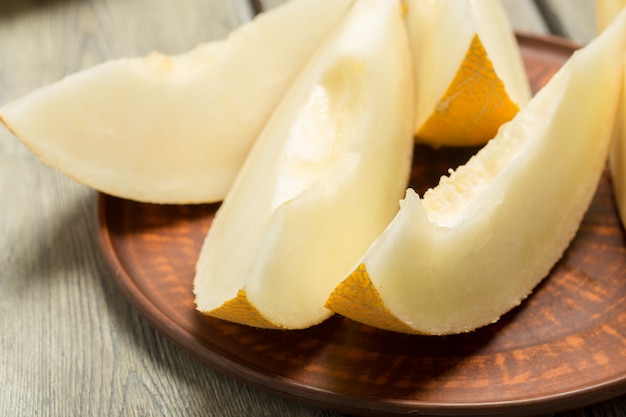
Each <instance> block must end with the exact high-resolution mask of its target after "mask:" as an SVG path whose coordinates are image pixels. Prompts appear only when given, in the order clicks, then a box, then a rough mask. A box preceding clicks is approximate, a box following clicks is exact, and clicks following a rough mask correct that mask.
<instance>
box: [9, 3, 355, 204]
mask: <svg viewBox="0 0 626 417" xmlns="http://www.w3.org/2000/svg"><path fill="white" fill-rule="evenodd" d="M351 3H352V0H293V1H290V2H288V3H287V4H285V5H284V6H281V7H278V8H276V9H273V10H271V11H269V12H267V13H265V14H263V15H260V16H259V17H257V18H256V19H255V20H253V21H252V22H250V23H248V24H245V25H243V26H242V27H240V28H238V29H236V30H235V31H234V32H233V33H232V34H231V35H230V36H229V38H228V39H227V40H223V41H215V42H209V43H205V44H202V45H200V46H198V47H197V48H195V49H193V50H192V51H190V52H188V53H185V54H182V55H178V56H171V57H170V56H165V55H161V54H158V53H153V54H151V55H149V56H147V57H144V58H136V59H120V60H113V61H108V62H105V63H103V64H100V65H98V66H95V67H92V68H90V69H86V70H84V71H81V72H79V73H77V74H74V75H71V76H69V77H66V78H65V79H64V80H62V81H60V82H57V83H54V84H52V85H50V86H46V87H44V88H41V89H39V90H36V91H34V92H33V93H31V94H29V95H27V96H25V97H24V98H21V99H18V100H17V101H15V102H12V103H9V104H7V105H5V106H4V107H3V108H2V109H0V119H1V120H2V122H4V124H6V125H7V127H8V128H9V129H10V130H12V131H13V133H14V134H15V135H16V136H17V137H18V138H20V139H21V140H22V141H23V142H24V143H25V144H26V145H27V146H28V147H29V148H30V149H31V150H32V151H33V152H34V153H35V154H36V155H38V156H39V157H40V158H41V159H42V160H43V161H44V162H46V163H48V164H49V165H51V166H52V167H54V168H56V169H58V170H59V171H61V172H63V173H65V174H67V175H68V176H70V177H72V178H73V179H75V180H77V181H80V182H82V183H85V184H87V185H89V186H91V187H93V188H96V189H98V190H100V191H103V192H105V193H108V194H111V195H115V196H119V197H124V198H128V199H132V200H138V201H147V202H156V203H199V202H214V201H219V200H222V199H223V198H224V196H225V194H226V192H227V190H228V189H229V187H230V186H231V184H232V182H233V180H234V178H235V176H236V174H237V172H238V171H239V169H240V168H241V165H242V164H243V161H244V159H245V157H246V155H247V153H248V152H249V150H250V148H251V146H252V144H253V142H254V140H255V139H256V137H257V136H258V135H259V133H260V131H261V130H262V128H263V125H264V124H265V123H266V122H267V120H268V119H269V117H270V115H271V113H272V112H273V110H274V108H275V107H276V106H277V105H278V103H279V102H280V100H281V99H282V97H283V95H284V94H285V92H286V90H287V89H288V88H289V86H290V85H291V84H292V83H293V81H294V80H295V78H296V77H297V75H298V73H299V72H300V71H301V70H302V68H303V66H304V65H305V64H306V62H307V61H308V60H309V59H310V57H311V56H312V55H313V54H314V53H315V51H316V50H317V49H318V48H319V46H320V45H321V44H322V43H323V41H324V39H325V38H326V37H327V36H328V34H329V33H330V32H331V31H332V30H333V29H334V27H335V26H336V25H337V24H338V22H339V21H340V20H341V19H342V18H343V16H344V14H345V12H346V10H347V9H348V7H349V5H350V4H351Z"/></svg>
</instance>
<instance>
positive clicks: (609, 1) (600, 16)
mask: <svg viewBox="0 0 626 417" xmlns="http://www.w3.org/2000/svg"><path fill="white" fill-rule="evenodd" d="M595 6H596V24H597V26H598V30H599V31H602V30H604V29H605V28H606V27H607V26H608V25H609V24H610V23H611V22H612V21H613V19H614V18H615V17H616V16H617V15H618V14H619V12H620V11H621V10H622V9H623V8H624V7H626V0H595Z"/></svg>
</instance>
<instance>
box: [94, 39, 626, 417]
mask: <svg viewBox="0 0 626 417" xmlns="http://www.w3.org/2000/svg"><path fill="white" fill-rule="evenodd" d="M518 38H519V41H520V45H521V48H522V53H523V56H524V61H525V64H526V66H527V70H528V74H529V76H530V79H531V82H532V85H533V88H534V90H535V91H536V90H537V89H538V88H540V87H541V86H542V85H543V84H544V83H545V82H546V81H547V80H548V79H549V78H550V77H551V76H552V74H553V73H554V72H555V71H556V70H557V69H558V68H559V67H560V66H561V65H562V64H563V62H564V61H565V60H566V59H567V58H568V57H569V56H570V54H571V53H572V52H573V50H574V48H575V47H574V45H572V44H569V43H565V42H564V41H559V40H557V39H554V38H538V37H532V36H525V35H519V37H518ZM476 151H477V148H473V149H454V150H438V151H435V150H431V149H429V148H426V147H418V148H417V149H416V156H415V164H414V170H413V175H412V184H411V185H412V186H413V187H414V188H415V189H416V190H417V191H418V192H420V193H423V192H424V191H425V189H426V188H428V187H431V186H434V185H436V183H437V181H438V178H439V176H440V175H442V174H444V173H445V172H446V171H447V169H448V168H450V167H456V166H457V165H459V164H462V163H464V162H465V161H466V160H467V159H468V158H469V157H470V156H471V155H472V154H474V153H475V152H476ZM556 157H558V155H555V158H556ZM528 198H532V196H528ZM217 208H218V205H197V206H167V205H166V206H161V205H150V204H141V203H136V202H131V201H127V200H122V199H118V198H113V197H110V196H107V195H100V196H99V205H98V212H99V213H98V218H99V238H100V242H101V245H102V248H103V251H104V254H105V256H106V258H107V261H108V264H109V265H110V268H111V270H112V272H113V274H112V275H113V277H114V278H115V279H116V280H117V281H118V283H119V284H120V286H121V288H122V289H123V291H124V293H125V294H126V295H127V296H128V298H129V300H130V301H131V303H132V304H134V305H135V307H136V308H137V309H138V310H139V311H140V312H141V314H142V315H143V316H145V317H146V319H147V320H148V321H149V322H150V323H151V324H152V325H153V326H154V327H156V328H157V329H158V330H159V331H161V332H162V333H163V334H164V335H166V336H167V337H169V338H171V339H172V340H173V341H174V342H175V343H177V344H178V345H179V346H181V347H182V348H183V349H185V350H187V351H188V352H190V353H191V354H193V355H194V356H195V357H197V358H198V359H199V360H200V361H202V362H204V363H206V364H207V365H209V366H211V367H213V368H215V369H217V370H219V371H221V372H223V373H225V374H228V375H230V376H232V377H235V378H237V379H239V380H242V381H244V382H246V383H249V384H252V385H254V386H257V387H259V388H262V389H264V390H267V391H270V392H272V393H275V394H278V395H281V396H284V397H288V398H291V399H295V400H298V401H302V402H305V403H308V404H312V405H314V406H317V407H321V408H327V409H333V410H338V411H342V412H346V413H351V414H355V415H379V414H383V415H405V414H410V413H416V414H417V413H419V414H433V415H463V416H467V415H486V414H494V413H499V414H507V415H531V414H542V413H551V412H556V411H560V410H564V409H570V408H575V407H580V406H583V405H587V404H590V403H593V402H599V401H603V400H605V399H607V398H610V397H613V396H616V395H618V394H622V393H624V392H626V252H625V245H624V240H623V239H624V236H623V230H622V228H621V226H620V224H619V221H618V217H617V214H616V210H615V206H614V201H613V195H612V192H611V185H610V177H609V175H608V173H605V174H604V175H603V177H602V180H601V183H600V185H599V188H598V191H597V193H596V195H595V198H594V200H593V202H592V204H591V207H590V209H589V211H588V213H587V215H586V217H585V218H584V221H583V223H582V226H581V228H580V230H579V233H578V234H577V236H576V238H575V240H574V241H573V243H572V245H571V246H570V248H569V249H568V250H567V252H566V253H565V255H564V257H563V259H562V260H561V261H560V262H559V263H558V264H557V265H556V266H555V267H554V269H553V270H552V272H551V273H550V276H549V277H548V278H547V279H546V280H544V281H543V283H542V284H541V285H540V286H539V287H538V288H537V289H536V291H535V292H534V294H533V295H532V296H531V297H530V298H528V299H527V300H526V301H525V302H524V303H523V304H522V305H521V306H520V307H518V308H516V309H515V310H513V311H511V312H510V313H508V314H506V315H505V316H504V317H503V318H502V319H501V320H500V321H499V322H498V323H496V324H494V325H491V326H487V327H485V328H482V329H480V330H478V331H475V332H473V333H468V334H463V335H456V336H447V337H428V336H409V335H402V334H396V333H392V332H387V331H382V330H378V329H374V328H371V327H368V326H365V325H361V324H357V323H355V322H352V321H350V320H348V319H345V318H342V317H340V316H335V317H333V318H331V319H329V320H328V321H326V322H324V323H322V324H320V325H318V326H316V327H313V328H310V329H307V330H299V331H276V330H258V329H253V328H249V327H246V326H241V325H237V324H231V323H227V322H223V321H220V320H217V319H211V318H207V317H203V316H201V315H200V314H198V313H197V312H196V311H195V306H194V298H193V294H192V282H193V276H194V265H195V262H196V259H197V256H198V253H199V251H200V247H201V245H202V241H203V239H204V236H205V234H206V233H207V230H208V229H209V227H210V225H211V220H212V218H213V215H214V213H215V210H216V209H217ZM329 221H332V219H329ZM504 279H506V277H504Z"/></svg>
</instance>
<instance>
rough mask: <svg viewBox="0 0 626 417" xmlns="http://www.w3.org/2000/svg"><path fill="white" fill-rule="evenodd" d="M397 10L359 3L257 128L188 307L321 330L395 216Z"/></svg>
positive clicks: (401, 166)
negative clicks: (333, 299) (336, 293)
mask: <svg viewBox="0 0 626 417" xmlns="http://www.w3.org/2000/svg"><path fill="white" fill-rule="evenodd" d="M410 60H411V58H410V52H409V47H408V39H407V34H406V28H405V26H404V23H403V20H402V8H401V3H400V2H398V1H389V0H358V1H357V2H355V3H354V5H353V7H352V8H351V10H350V12H349V14H348V15H347V17H346V20H345V21H344V22H343V23H342V25H341V26H340V28H339V29H338V30H337V31H336V32H335V33H334V34H333V35H332V38H331V39H330V40H329V41H328V42H327V43H326V44H325V45H324V46H323V47H322V49H321V50H320V53H319V54H318V55H317V56H316V57H315V58H314V59H313V60H312V61H311V63H310V65H309V66H308V67H307V68H306V69H305V71H304V72H303V74H302V76H301V77H300V78H299V79H298V81H297V82H296V83H295V84H294V86H293V88H292V89H291V90H290V91H289V93H288V95H287V96H286V97H285V100H284V101H283V102H282V103H281V105H280V106H279V107H278V108H277V110H276V112H275V113H274V115H273V116H272V119H271V120H270V122H269V123H268V125H267V126H266V127H265V129H264V131H263V133H262V134H261V136H260V137H259V139H258V141H257V142H256V144H255V146H254V148H253V150H252V151H251V153H250V155H249V156H248V159H247V160H246V163H245V164H244V166H243V168H242V170H241V172H240V174H239V176H238V177H237V180H236V181H235V184H234V185H233V188H232V189H231V191H230V192H229V193H228V195H227V196H226V199H225V200H224V203H223V205H222V206H221V207H220V209H219V210H218V212H217V214H216V217H215V219H214V221H213V223H212V225H211V228H210V229H209V232H208V235H207V238H206V240H205V242H204V245H203V247H202V251H201V254H200V258H199V260H198V263H197V273H196V276H195V281H194V292H195V295H196V304H197V308H198V310H200V311H201V312H203V313H206V314H208V315H210V316H213V317H218V318H221V319H224V320H229V321H233V322H238V323H242V324H246V325H250V326H256V327H263V328H281V329H297V328H305V327H309V326H312V325H315V324H317V323H320V322H322V321H323V320H325V319H326V318H328V317H329V316H330V315H331V314H332V312H331V311H330V310H328V309H326V308H325V307H324V302H325V301H326V299H327V297H328V294H329V293H330V291H331V290H332V289H333V288H334V287H335V286H336V285H337V284H338V283H339V282H340V281H341V280H342V279H343V277H344V276H345V275H346V274H347V273H348V272H349V271H350V268H351V267H352V265H353V264H354V263H355V262H356V261H357V260H358V259H359V257H360V256H361V255H362V254H363V253H364V252H365V251H366V250H367V248H368V247H369V245H370V244H371V242H372V241H373V240H374V239H375V238H376V236H378V235H379V234H380V233H381V232H382V231H383V229H384V228H385V226H386V225H387V224H388V223H389V221H390V220H391V219H392V218H393V216H394V215H395V213H396V212H397V210H398V200H399V199H400V198H402V195H403V193H404V191H405V189H406V185H407V182H408V177H409V172H410V166H411V154H412V148H413V137H412V120H413V106H412V95H413V82H412V77H411V71H410Z"/></svg>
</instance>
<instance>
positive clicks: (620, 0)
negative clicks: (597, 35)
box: [596, 0, 626, 225]
mask: <svg viewBox="0 0 626 417" xmlns="http://www.w3.org/2000/svg"><path fill="white" fill-rule="evenodd" d="M624 8H626V0H596V15H597V23H598V29H599V30H603V29H604V28H606V27H607V26H608V25H609V24H610V23H611V22H612V21H613V19H614V18H615V17H616V16H617V15H618V14H619V12H620V11H621V10H623V9H624ZM624 53H625V54H626V51H624ZM624 84H625V85H626V68H624ZM622 89H623V91H622V100H621V103H620V106H621V107H620V109H619V111H618V117H617V120H616V123H615V131H614V136H613V143H612V146H611V150H610V152H609V167H610V170H611V183H612V185H613V193H614V195H615V203H616V206H617V210H618V214H619V218H620V221H621V222H622V225H626V87H625V86H624V85H623V86H622Z"/></svg>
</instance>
